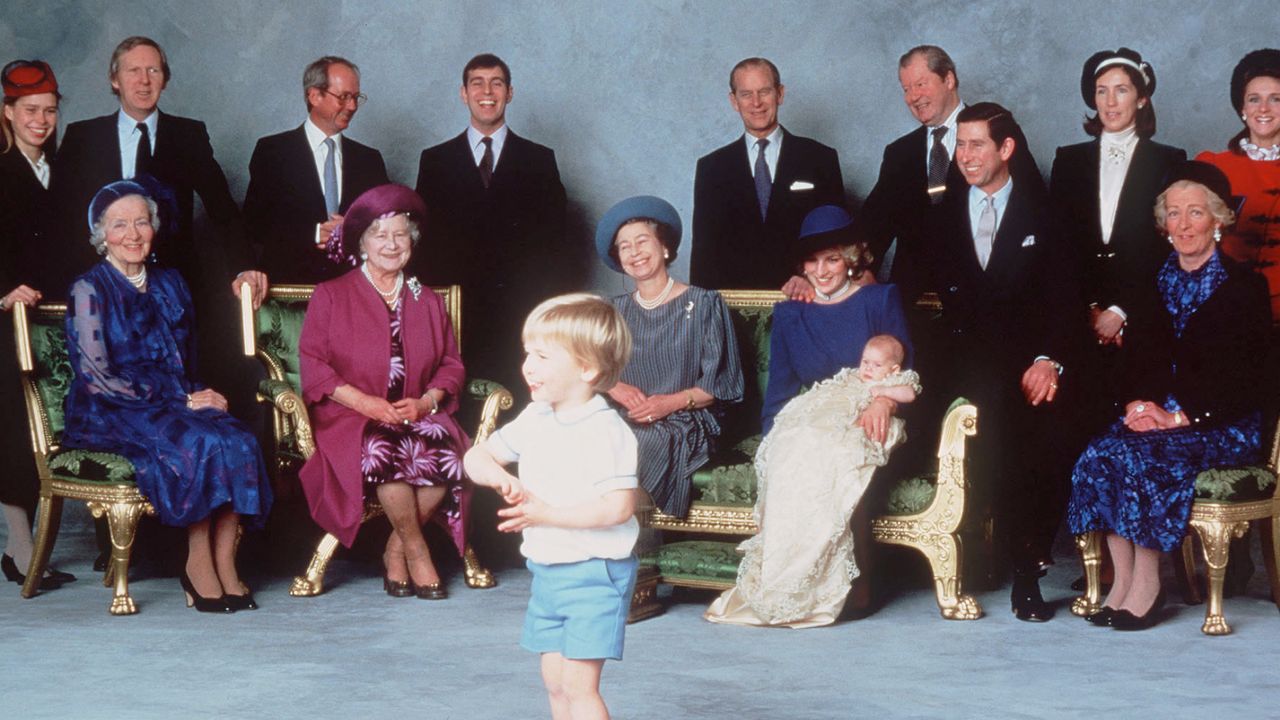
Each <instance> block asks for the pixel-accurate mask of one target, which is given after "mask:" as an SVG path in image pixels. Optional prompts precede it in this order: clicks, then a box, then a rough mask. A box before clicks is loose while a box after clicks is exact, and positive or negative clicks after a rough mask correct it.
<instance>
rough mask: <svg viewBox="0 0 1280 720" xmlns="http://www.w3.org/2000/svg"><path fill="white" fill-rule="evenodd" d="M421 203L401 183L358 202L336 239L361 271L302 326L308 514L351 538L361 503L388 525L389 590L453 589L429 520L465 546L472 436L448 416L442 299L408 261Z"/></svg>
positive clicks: (311, 308)
mask: <svg viewBox="0 0 1280 720" xmlns="http://www.w3.org/2000/svg"><path fill="white" fill-rule="evenodd" d="M424 214H425V208H424V207H423V204H422V200H421V199H420V198H419V197H418V195H417V194H416V193H414V192H413V191H412V190H410V189H409V188H407V187H404V186H403V185H381V186H379V187H375V188H373V189H371V190H369V191H367V192H365V193H364V194H363V195H361V196H360V197H359V198H357V199H356V201H355V202H354V203H352V205H351V208H350V209H349V210H348V211H347V214H346V217H345V219H344V220H343V223H342V225H341V227H340V228H339V230H338V231H337V232H335V234H334V237H333V238H332V240H331V241H330V250H331V254H334V255H341V256H342V257H343V258H344V259H346V260H348V261H350V262H351V264H352V265H358V267H357V269H354V270H352V271H351V272H349V273H347V274H346V275H343V276H342V277H339V278H337V279H335V280H330V281H329V282H325V283H321V284H320V285H318V286H317V287H316V290H315V294H314V295H312V298H311V302H310V304H309V305H308V307H307V316H306V319H305V320H304V321H303V324H302V338H301V340H300V343H299V355H300V360H301V365H302V396H303V400H304V401H305V402H306V403H307V409H308V411H309V413H310V415H311V422H312V426H313V429H314V431H315V437H316V453H315V455H313V456H312V457H311V458H310V459H309V460H308V461H307V463H306V464H305V465H304V466H303V467H302V471H301V473H300V476H301V480H302V487H303V490H304V491H305V493H306V496H307V503H308V505H309V506H310V508H311V516H312V517H313V518H314V519H315V521H316V522H317V523H318V524H319V525H320V526H321V527H323V528H324V529H325V530H327V531H329V532H331V533H333V534H334V535H335V536H336V537H337V538H338V540H339V541H341V542H342V543H343V544H344V545H347V546H350V545H351V543H352V542H353V541H354V540H355V536H356V531H357V530H358V529H359V527H360V520H361V517H362V514H363V507H364V499H365V498H366V497H369V498H375V497H376V499H377V500H378V502H379V503H381V505H382V507H383V509H384V510H385V511H386V514H387V518H388V519H389V520H390V521H391V526H392V530H393V531H392V533H391V536H390V538H389V539H388V540H387V546H386V550H385V552H384V553H383V556H382V559H383V562H384V563H385V565H386V574H385V576H384V580H383V587H384V589H385V590H386V592H387V594H388V595H391V596H393V597H408V596H411V595H416V596H417V597H419V598H422V599H430V600H435V599H442V598H444V597H446V596H447V593H446V591H445V589H444V585H443V584H442V583H441V582H440V576H439V574H438V573H437V572H436V568H435V565H434V564H433V563H432V561H431V553H430V551H429V550H428V548H427V543H426V541H425V539H424V538H423V535H422V525H423V524H424V523H426V521H427V520H429V519H432V518H434V519H435V520H437V521H438V522H441V523H442V524H444V525H445V526H446V527H447V529H448V531H449V534H450V537H452V539H453V542H454V544H455V545H456V547H457V549H458V551H459V553H461V552H462V549H463V547H464V542H465V541H464V538H465V528H464V522H465V518H466V516H467V506H468V504H469V500H470V486H469V483H468V482H466V479H465V476H464V475H463V470H462V462H461V459H462V455H463V454H464V453H465V452H466V450H467V448H469V447H470V445H471V441H470V439H469V438H468V437H467V436H466V434H465V433H463V432H462V429H461V428H460V427H459V426H458V423H457V421H456V420H454V418H453V413H454V411H455V410H456V409H457V406H458V396H459V394H460V393H461V392H462V391H463V380H464V370H463V367H462V359H461V357H460V355H459V354H458V346H457V342H456V341H455V340H454V336H453V328H452V327H451V325H450V323H449V318H448V316H447V315H446V313H445V308H444V303H443V302H442V301H441V300H440V298H439V297H438V296H437V295H436V294H435V293H434V292H432V291H431V290H430V289H429V288H425V287H423V286H422V285H421V284H420V283H418V281H417V279H416V278H412V277H411V278H405V276H404V273H403V268H404V266H405V264H406V263H407V262H408V261H409V256H410V254H411V253H412V250H413V246H414V245H416V243H417V240H418V237H419V233H418V224H417V223H418V221H419V220H420V219H421V218H422V217H423V215H424Z"/></svg>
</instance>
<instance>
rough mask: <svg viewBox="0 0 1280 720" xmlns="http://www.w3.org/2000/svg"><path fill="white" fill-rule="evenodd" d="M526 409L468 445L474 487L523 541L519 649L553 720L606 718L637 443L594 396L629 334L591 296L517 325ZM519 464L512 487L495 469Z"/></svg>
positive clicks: (630, 538)
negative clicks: (484, 490) (532, 663)
mask: <svg viewBox="0 0 1280 720" xmlns="http://www.w3.org/2000/svg"><path fill="white" fill-rule="evenodd" d="M522 336H523V340H524V347H525V353H526V357H525V361H524V366H523V374H524V379H525V381H526V382H527V383H528V385H529V392H530V394H531V396H532V399H533V402H532V403H530V404H529V406H528V407H527V408H525V410H524V411H523V412H521V413H520V415H519V416H518V417H517V418H516V419H515V420H513V421H512V422H511V423H509V424H508V425H506V426H504V427H502V428H501V429H499V430H498V431H496V432H495V433H494V434H493V435H491V436H490V437H489V438H488V439H487V440H485V441H484V442H483V443H480V444H478V445H476V446H474V447H473V448H472V449H471V450H470V451H469V452H468V453H467V455H466V457H465V459H464V464H465V467H466V470H467V473H468V475H470V476H471V479H472V480H473V481H474V482H476V483H477V484H480V485H487V486H489V487H492V488H494V489H495V490H497V491H498V492H499V493H500V494H501V495H502V496H503V498H504V499H505V500H506V501H507V502H508V503H510V507H507V508H504V509H502V510H499V511H498V514H499V515H501V516H502V517H503V518H505V520H504V521H503V522H502V523H501V524H499V525H498V529H500V530H503V531H505V532H523V533H524V540H523V543H522V544H521V546H520V552H521V553H522V554H523V555H524V556H525V558H526V559H527V564H528V566H529V570H530V571H531V572H532V573H533V588H532V596H531V597H530V598H529V609H528V612H527V613H526V615H525V622H524V632H523V635H522V637H521V640H520V644H521V645H522V646H523V647H524V648H525V649H527V650H530V651H532V652H536V653H540V654H541V656H542V679H543V683H544V684H545V685H546V688H547V695H548V698H549V700H550V702H551V716H552V717H553V718H555V720H570V719H571V718H572V720H584V719H585V718H608V717H609V711H608V709H607V708H606V707H605V704H604V700H603V698H601V696H600V671H601V669H602V668H603V666H604V661H605V660H606V659H611V660H621V659H622V644H623V634H624V632H625V629H626V622H627V611H628V609H629V607H630V604H631V591H632V588H633V586H634V585H635V578H636V558H635V556H634V555H632V549H633V548H634V546H635V542H636V536H637V535H638V533H639V525H638V523H637V522H636V519H635V507H636V497H635V494H636V439H635V436H634V435H633V434H632V432H631V430H630V428H628V427H627V424H626V422H625V421H623V419H622V418H621V417H619V416H618V414H617V412H615V411H614V410H613V409H612V408H610V407H609V405H608V403H606V402H605V400H604V398H603V397H601V395H599V393H602V392H604V391H606V390H608V389H609V388H610V387H612V386H613V385H614V384H615V383H617V381H618V376H619V375H620V374H621V373H622V368H623V367H624V366H625V365H626V364H627V359H628V358H629V357H630V355H631V334H630V332H629V331H628V330H627V326H626V323H625V321H623V319H622V317H621V316H620V315H619V314H618V312H617V310H615V309H614V308H613V305H612V304H610V303H609V302H608V301H606V300H604V299H603V298H600V297H598V296H595V295H589V294H585V293H575V294H571V295H562V296H559V297H555V298H551V299H550V300H547V301H545V302H543V303H542V304H540V305H539V306H538V307H536V308H534V310H533V312H532V313H530V315H529V318H528V319H527V320H526V321H525V325H524V331H523V335H522ZM516 462H519V463H520V477H518V478H517V477H515V476H514V475H512V474H511V473H509V472H507V470H505V469H504V468H503V466H504V465H510V464H512V463H516Z"/></svg>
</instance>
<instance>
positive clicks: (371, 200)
mask: <svg viewBox="0 0 1280 720" xmlns="http://www.w3.org/2000/svg"><path fill="white" fill-rule="evenodd" d="M395 215H408V216H410V217H411V218H413V219H414V220H417V221H419V222H421V221H422V219H423V218H425V217H426V216H427V206H426V204H425V203H423V202H422V197H421V196H419V195H418V193H416V192H414V191H413V190H411V189H409V188H407V187H405V186H404V185H397V184H395V183H388V184H386V185H379V186H377V187H375V188H370V189H368V190H366V191H364V193H362V194H361V195H360V197H358V198H356V201H355V202H353V203H351V207H349V208H347V213H346V215H344V216H343V217H342V224H341V225H339V226H338V227H336V228H334V231H333V234H332V235H331V236H330V237H329V245H328V253H329V259H330V260H333V261H334V262H336V263H339V264H346V265H352V266H355V265H358V264H359V263H360V261H359V257H360V237H361V236H362V235H364V231H365V230H368V229H369V226H370V225H372V224H373V222H374V221H375V220H381V219H383V218H389V217H393V216H395Z"/></svg>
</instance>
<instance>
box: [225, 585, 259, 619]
mask: <svg viewBox="0 0 1280 720" xmlns="http://www.w3.org/2000/svg"><path fill="white" fill-rule="evenodd" d="M240 589H241V590H243V591H244V593H243V594H240V595H232V594H231V593H227V594H226V595H223V596H222V599H223V600H225V601H226V603H227V607H229V608H231V612H236V611H239V610H257V609H258V603H256V602H254V600H253V592H252V591H250V590H249V586H248V585H245V584H244V583H240Z"/></svg>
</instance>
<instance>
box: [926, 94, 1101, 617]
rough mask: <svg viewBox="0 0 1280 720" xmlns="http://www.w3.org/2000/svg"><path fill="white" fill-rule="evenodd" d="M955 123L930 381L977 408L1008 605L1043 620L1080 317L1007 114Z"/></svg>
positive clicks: (1065, 485) (983, 485) (1061, 503)
mask: <svg viewBox="0 0 1280 720" xmlns="http://www.w3.org/2000/svg"><path fill="white" fill-rule="evenodd" d="M957 120H958V125H957V128H958V132H957V143H956V154H955V158H956V163H957V165H958V166H959V168H960V171H961V172H962V173H963V174H964V177H965V180H966V181H967V182H968V184H969V186H970V187H969V189H968V191H967V192H949V193H948V196H947V198H946V200H945V201H944V203H943V207H942V208H940V211H939V212H938V213H937V215H936V218H935V219H936V221H937V223H936V225H935V230H934V233H935V234H934V236H933V238H932V240H934V241H936V243H937V246H938V255H939V260H940V262H938V263H936V265H935V267H936V272H937V274H936V278H937V280H938V281H939V283H940V287H942V288H943V297H942V302H943V322H944V323H945V326H946V328H947V330H948V335H949V341H948V345H947V347H946V348H945V350H946V353H947V355H946V356H947V357H948V358H949V359H950V372H949V373H948V375H947V376H946V377H935V379H934V388H936V389H937V390H938V391H941V392H942V393H944V394H945V395H946V397H954V396H956V395H964V396H966V397H968V398H970V399H971V400H973V401H974V402H975V403H976V404H977V407H978V411H979V413H980V417H981V427H980V430H979V433H978V437H977V438H976V440H975V445H974V450H973V455H972V456H971V457H972V458H973V461H972V467H973V468H974V487H975V490H977V492H978V499H979V503H978V505H979V507H981V504H982V503H983V502H984V501H985V502H992V501H994V503H995V505H996V522H997V536H998V537H1007V538H1008V540H1009V543H1010V548H1009V549H1010V554H1011V557H1012V561H1013V566H1014V574H1015V578H1014V586H1013V597H1012V600H1013V609H1014V611H1015V613H1016V614H1017V616H1018V618H1019V619H1022V620H1047V619H1049V617H1051V615H1052V611H1051V609H1050V607H1049V606H1048V605H1047V604H1046V603H1045V602H1044V600H1043V598H1042V597H1041V595H1040V590H1039V584H1038V579H1039V577H1040V576H1041V575H1042V574H1043V572H1044V568H1045V567H1047V566H1048V565H1049V564H1050V563H1052V557H1053V556H1052V553H1051V549H1052V545H1053V538H1054V535H1055V534H1056V532H1057V528H1058V523H1059V521H1060V519H1061V516H1062V513H1063V511H1064V509H1065V502H1066V498H1067V491H1068V489H1069V487H1070V483H1069V482H1068V478H1069V473H1070V469H1071V462H1072V461H1073V460H1074V456H1075V454H1076V452H1077V451H1078V450H1079V445H1078V440H1079V438H1076V437H1075V436H1074V434H1073V433H1072V432H1071V431H1070V429H1071V421H1070V412H1071V407H1072V406H1071V405H1070V404H1069V403H1071V402H1072V400H1073V395H1074V394H1075V393H1077V392H1079V391H1080V390H1082V389H1083V388H1079V387H1076V386H1074V385H1073V382H1074V381H1075V379H1076V378H1077V377H1078V375H1079V372H1078V368H1074V370H1075V372H1074V373H1073V367H1072V365H1073V363H1074V361H1075V359H1076V358H1077V357H1078V353H1079V348H1080V347H1081V342H1082V340H1083V338H1084V334H1085V331H1086V324H1085V318H1084V313H1083V310H1082V308H1081V307H1080V305H1079V303H1078V302H1077V300H1076V296H1077V294H1078V291H1077V290H1076V278H1075V277H1074V276H1073V273H1072V269H1073V266H1072V265H1071V263H1069V262H1066V261H1065V260H1064V257H1065V256H1066V253H1065V252H1064V251H1063V249H1062V247H1061V244H1060V243H1059V242H1057V239H1056V238H1055V237H1054V235H1053V233H1052V232H1051V230H1052V226H1051V223H1050V222H1049V220H1050V214H1049V212H1048V198H1047V195H1046V193H1045V192H1044V190H1043V182H1040V183H1037V182H1035V181H1034V179H1029V178H1026V177H1025V175H1024V174H1020V173H1019V172H1017V171H1016V168H1013V162H1012V160H1013V157H1014V153H1015V148H1016V146H1017V143H1019V142H1022V137H1023V136H1022V133H1021V131H1020V130H1019V129H1018V126H1017V124H1016V123H1015V122H1014V119H1013V116H1012V115H1011V114H1010V113H1009V111H1008V110H1005V109H1004V108H1002V107H1000V106H999V105H996V104H995V103H978V104H976V105H972V106H969V107H967V108H965V109H964V110H962V111H961V112H960V114H959V116H958V119H957ZM1032 167H1034V163H1033V164H1032ZM1011 170H1012V171H1011ZM1037 176H1038V173H1037ZM1064 367H1065V368H1066V369H1065V370H1064ZM1060 384H1061V387H1062V389H1060Z"/></svg>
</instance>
